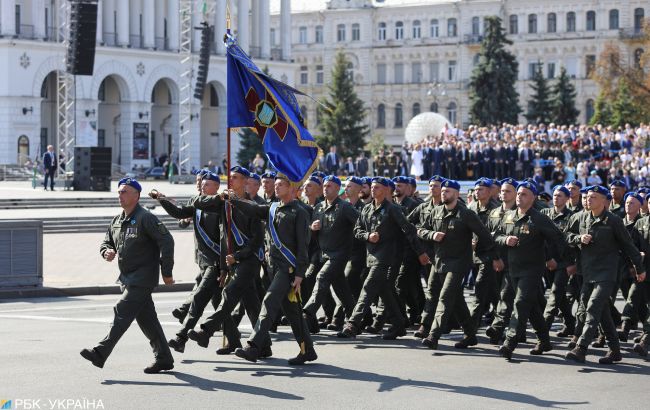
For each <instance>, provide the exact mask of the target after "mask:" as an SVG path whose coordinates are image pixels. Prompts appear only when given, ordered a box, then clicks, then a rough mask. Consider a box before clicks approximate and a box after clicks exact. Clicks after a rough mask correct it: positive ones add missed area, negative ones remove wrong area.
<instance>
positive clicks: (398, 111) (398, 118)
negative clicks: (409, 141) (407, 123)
mask: <svg viewBox="0 0 650 410" xmlns="http://www.w3.org/2000/svg"><path fill="white" fill-rule="evenodd" d="M403 126H404V110H403V109H402V103H397V104H395V128H402V127H403Z"/></svg>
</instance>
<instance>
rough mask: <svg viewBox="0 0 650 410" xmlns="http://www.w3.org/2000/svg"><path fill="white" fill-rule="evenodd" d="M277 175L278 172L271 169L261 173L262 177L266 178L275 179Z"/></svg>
mask: <svg viewBox="0 0 650 410" xmlns="http://www.w3.org/2000/svg"><path fill="white" fill-rule="evenodd" d="M277 176H278V174H276V173H275V172H273V171H266V172H265V173H263V174H262V178H268V179H275V178H276V177H277Z"/></svg>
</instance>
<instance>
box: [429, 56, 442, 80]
mask: <svg viewBox="0 0 650 410" xmlns="http://www.w3.org/2000/svg"><path fill="white" fill-rule="evenodd" d="M439 79H440V64H439V63H438V62H437V61H432V62H430V63H429V82H432V83H437V82H438V80H439Z"/></svg>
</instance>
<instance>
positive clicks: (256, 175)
mask: <svg viewBox="0 0 650 410" xmlns="http://www.w3.org/2000/svg"><path fill="white" fill-rule="evenodd" d="M251 178H253V179H254V180H256V181H261V180H262V177H261V176H259V174H256V173H254V172H251Z"/></svg>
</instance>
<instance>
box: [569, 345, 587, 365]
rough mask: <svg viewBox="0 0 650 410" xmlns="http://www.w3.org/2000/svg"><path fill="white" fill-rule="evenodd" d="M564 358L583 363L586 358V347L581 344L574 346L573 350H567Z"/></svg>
mask: <svg viewBox="0 0 650 410" xmlns="http://www.w3.org/2000/svg"><path fill="white" fill-rule="evenodd" d="M564 358H565V359H566V360H573V361H574V362H578V363H584V362H585V360H587V349H586V348H584V347H581V346H576V347H574V348H573V350H571V351H569V352H568V353H567V354H566V356H564Z"/></svg>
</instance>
